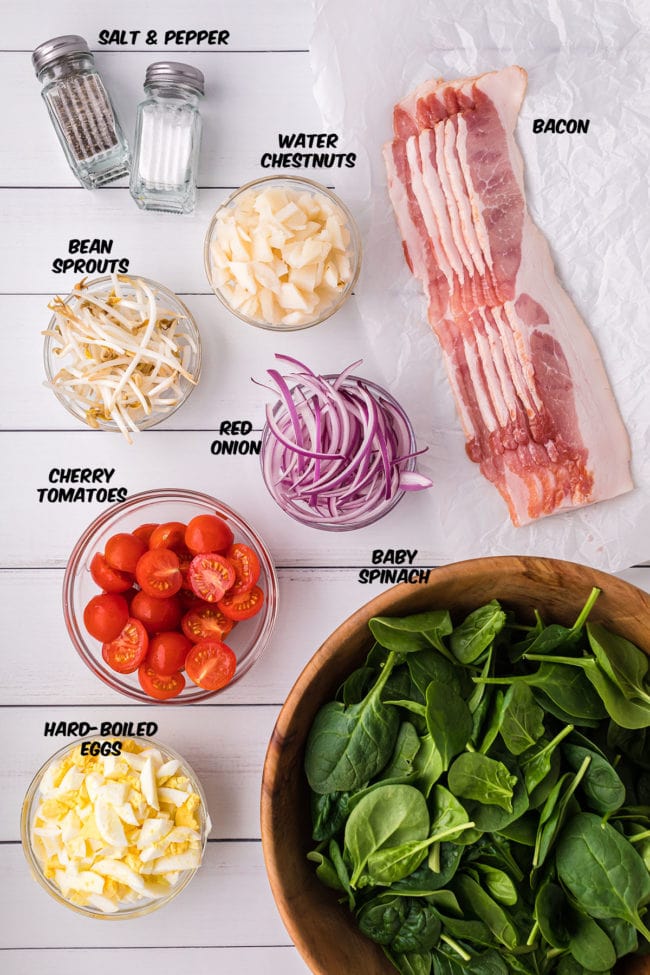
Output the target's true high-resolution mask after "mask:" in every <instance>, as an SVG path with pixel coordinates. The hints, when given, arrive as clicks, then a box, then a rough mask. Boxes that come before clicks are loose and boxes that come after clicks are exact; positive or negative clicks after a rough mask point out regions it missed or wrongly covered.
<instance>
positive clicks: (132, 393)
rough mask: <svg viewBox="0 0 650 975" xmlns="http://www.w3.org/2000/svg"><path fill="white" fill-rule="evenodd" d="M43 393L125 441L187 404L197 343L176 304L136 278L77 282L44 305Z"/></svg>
mask: <svg viewBox="0 0 650 975" xmlns="http://www.w3.org/2000/svg"><path fill="white" fill-rule="evenodd" d="M49 308H50V310H51V311H52V313H53V314H52V318H51V320H50V323H49V325H48V327H47V329H46V330H45V331H44V332H43V334H44V336H45V343H44V349H43V359H44V365H45V374H46V376H47V382H46V384H45V385H46V386H48V387H49V388H50V389H52V391H53V392H54V394H55V396H56V397H57V399H58V400H59V402H60V403H62V404H63V406H65V408H66V409H67V410H68V412H69V413H71V414H72V415H73V416H74V417H76V418H77V419H78V420H81V421H82V422H83V423H85V424H87V426H89V427H91V428H92V429H95V430H119V431H120V432H121V433H122V434H123V435H124V436H125V437H126V439H127V440H128V442H129V443H131V442H132V441H133V435H134V434H136V433H137V432H138V431H139V430H146V429H148V428H149V427H153V426H155V425H156V424H157V423H160V422H161V420H164V419H167V418H168V417H169V416H171V415H172V413H174V412H175V411H176V410H177V409H178V408H179V407H180V406H181V405H182V404H183V403H184V402H185V400H186V399H187V397H188V396H189V394H190V393H191V391H192V390H193V389H194V387H195V386H196V384H197V383H198V380H199V375H200V372H201V339H200V335H199V331H198V328H197V326H196V322H195V321H194V318H193V317H192V314H191V313H190V311H189V310H188V309H187V308H186V306H185V305H184V304H183V302H182V301H181V300H180V299H179V298H178V297H177V296H176V295H175V294H174V293H173V292H172V291H169V290H168V289H167V288H165V287H163V285H161V284H158V283H157V282H156V281H151V280H149V279H148V278H144V277H132V276H127V275H123V274H112V275H107V276H105V277H101V278H94V279H92V280H87V279H83V280H82V281H80V282H78V283H77V284H76V285H75V286H74V288H73V290H72V291H71V293H70V294H69V295H68V296H67V297H65V298H61V297H58V296H57V297H56V298H54V299H53V300H52V301H51V302H50V305H49Z"/></svg>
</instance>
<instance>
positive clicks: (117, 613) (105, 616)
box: [84, 592, 129, 643]
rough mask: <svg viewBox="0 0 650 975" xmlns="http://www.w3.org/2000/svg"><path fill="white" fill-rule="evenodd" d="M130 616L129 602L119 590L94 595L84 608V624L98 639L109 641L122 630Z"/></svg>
mask: <svg viewBox="0 0 650 975" xmlns="http://www.w3.org/2000/svg"><path fill="white" fill-rule="evenodd" d="M128 618H129V604H128V603H127V601H126V599H125V598H124V596H121V595H120V594H119V593H117V592H104V593H102V595H101V596H93V598H92V599H91V600H90V602H89V603H88V605H87V606H86V608H85V609H84V626H85V627H86V629H87V630H88V632H89V633H90V635H91V636H94V637H95V639H96V640H101V641H102V643H103V642H107V643H108V642H109V641H110V640H114V639H115V637H116V636H119V634H120V633H121V632H122V628H123V626H124V624H125V623H126V621H127V620H128Z"/></svg>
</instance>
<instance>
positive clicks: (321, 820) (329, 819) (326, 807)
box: [311, 792, 350, 842]
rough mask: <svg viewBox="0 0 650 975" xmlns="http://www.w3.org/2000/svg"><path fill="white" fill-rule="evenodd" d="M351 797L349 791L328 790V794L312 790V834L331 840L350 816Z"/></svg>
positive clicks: (321, 838) (314, 836)
mask: <svg viewBox="0 0 650 975" xmlns="http://www.w3.org/2000/svg"><path fill="white" fill-rule="evenodd" d="M349 799H350V793H349V792H328V793H327V795H318V794H317V793H316V792H312V795H311V815H312V824H313V829H312V836H313V838H314V839H315V840H318V841H319V842H320V841H322V840H329V839H331V838H332V837H333V836H336V834H337V833H338V832H339V830H340V829H342V828H343V824H344V823H345V820H346V819H347V817H348V811H349V810H348V802H349Z"/></svg>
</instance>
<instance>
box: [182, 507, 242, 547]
mask: <svg viewBox="0 0 650 975" xmlns="http://www.w3.org/2000/svg"><path fill="white" fill-rule="evenodd" d="M234 539H235V536H234V535H233V533H232V531H231V530H230V528H229V527H228V525H227V524H226V523H225V521H224V520H223V518H219V517H218V516H217V515H196V517H195V518H192V520H191V521H190V522H189V523H188V525H187V528H186V529H185V544H186V545H187V547H188V548H189V550H190V552H193V553H194V555H201V554H202V553H203V552H219V553H220V554H221V553H223V552H225V551H226V549H227V548H230V546H231V545H232V543H233V541H234Z"/></svg>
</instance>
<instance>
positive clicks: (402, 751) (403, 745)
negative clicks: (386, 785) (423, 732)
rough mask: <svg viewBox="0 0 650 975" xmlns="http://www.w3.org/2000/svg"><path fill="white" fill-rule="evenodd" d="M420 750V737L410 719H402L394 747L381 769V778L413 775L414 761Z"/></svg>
mask: <svg viewBox="0 0 650 975" xmlns="http://www.w3.org/2000/svg"><path fill="white" fill-rule="evenodd" d="M419 751H420V737H419V735H418V733H417V731H416V730H415V728H414V726H413V725H412V724H411V722H410V721H403V722H402V724H401V725H400V728H399V731H398V732H397V739H396V741H395V748H394V749H393V754H392V755H391V758H390V760H389V762H388V765H387V766H386V767H385V768H384V769H382V773H381V777H382V779H393V778H394V779H399V778H406V777H411V776H414V775H415V774H416V773H415V768H414V762H415V757H416V755H417V753H418V752H419Z"/></svg>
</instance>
